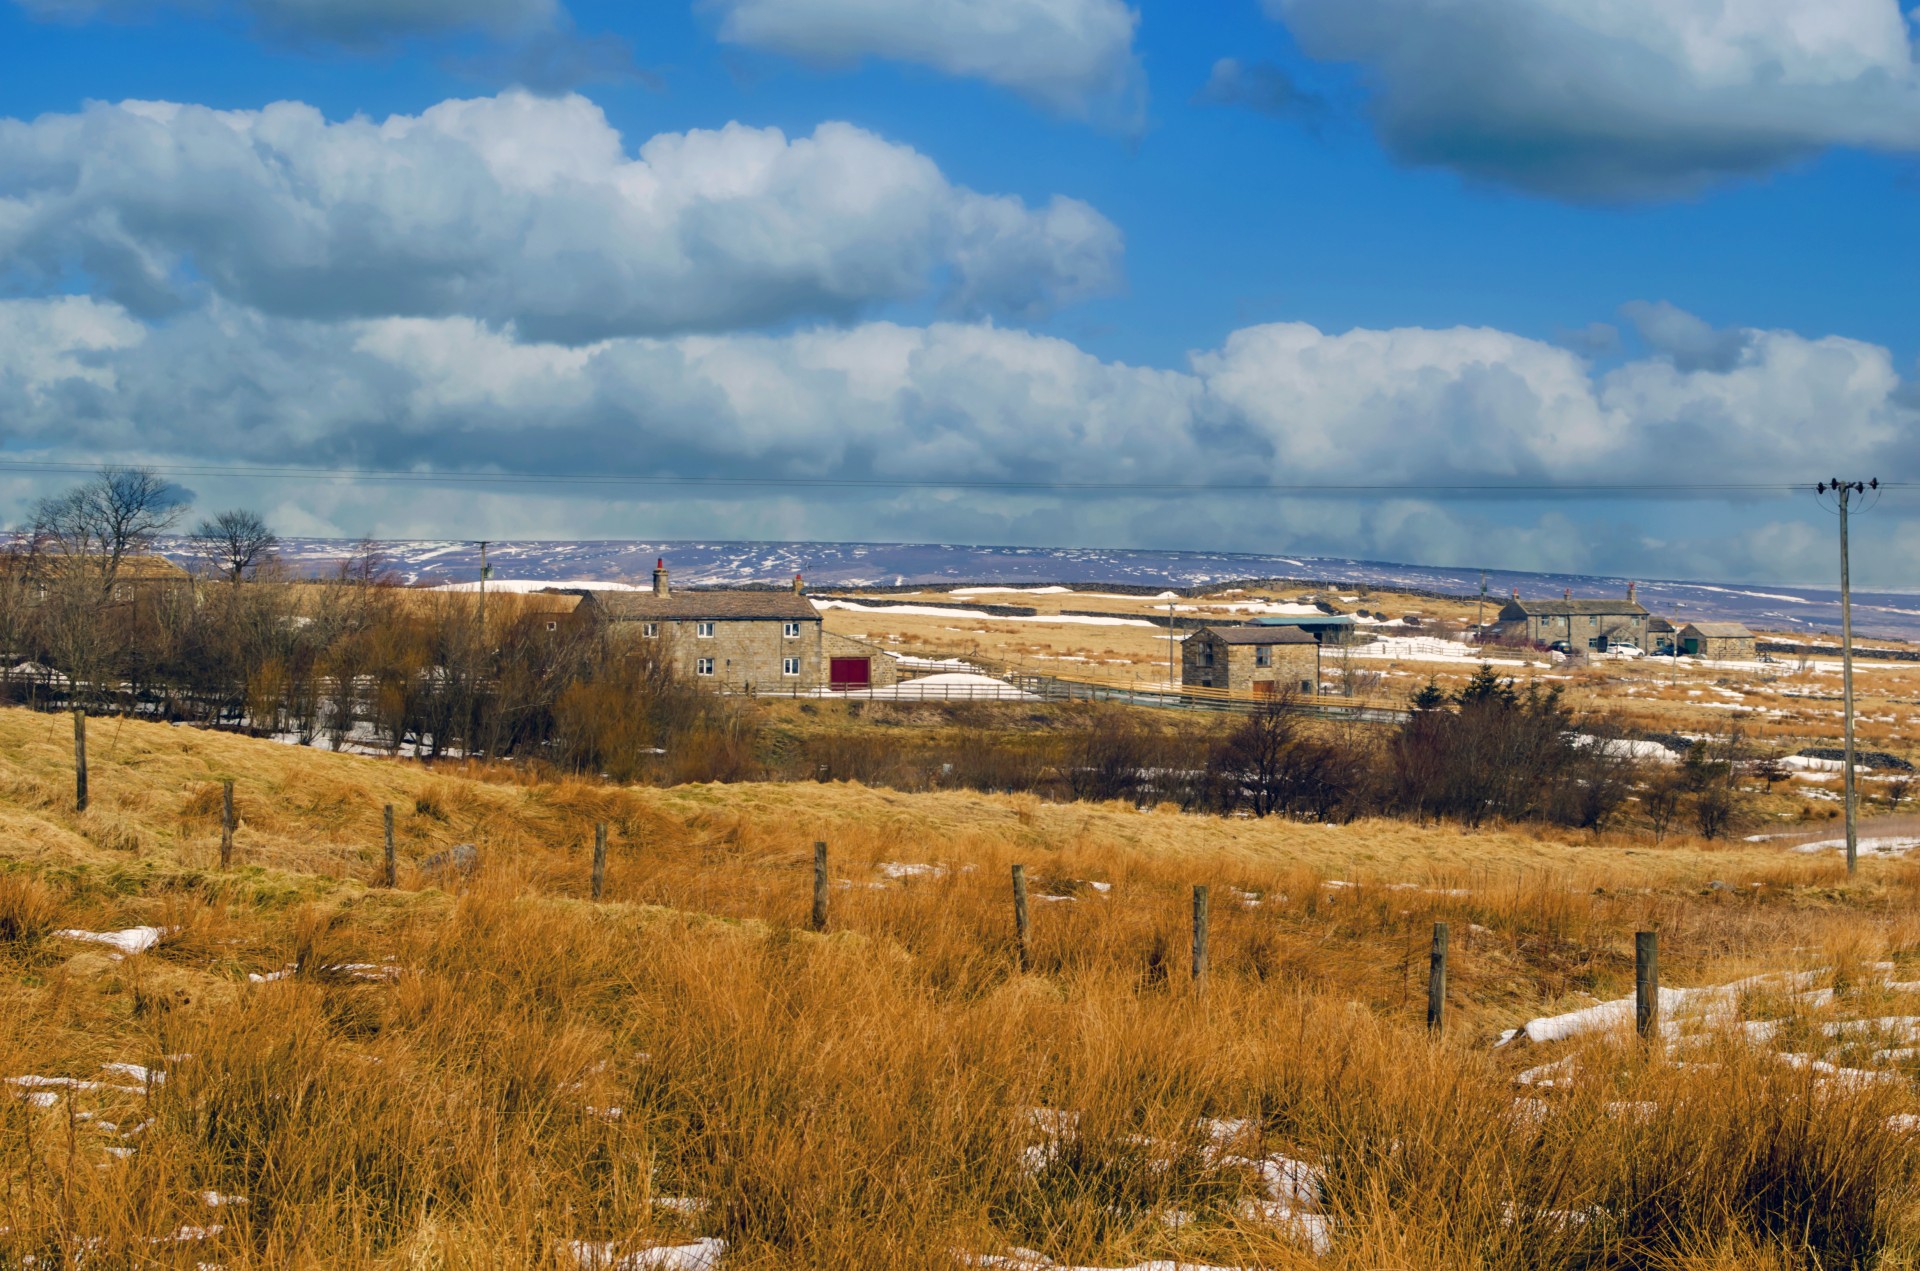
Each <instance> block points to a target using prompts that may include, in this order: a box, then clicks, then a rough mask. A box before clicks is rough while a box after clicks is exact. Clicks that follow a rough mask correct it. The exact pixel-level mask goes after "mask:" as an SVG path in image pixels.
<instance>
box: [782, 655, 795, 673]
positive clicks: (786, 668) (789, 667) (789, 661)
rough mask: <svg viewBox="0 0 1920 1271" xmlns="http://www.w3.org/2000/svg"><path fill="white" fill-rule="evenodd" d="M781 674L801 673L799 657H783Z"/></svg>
mask: <svg viewBox="0 0 1920 1271" xmlns="http://www.w3.org/2000/svg"><path fill="white" fill-rule="evenodd" d="M780 674H782V675H798V674H800V659H799V658H781V659H780Z"/></svg>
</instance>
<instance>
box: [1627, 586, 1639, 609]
mask: <svg viewBox="0 0 1920 1271" xmlns="http://www.w3.org/2000/svg"><path fill="white" fill-rule="evenodd" d="M1639 588H1640V584H1639V583H1628V584H1627V603H1628V604H1630V605H1631V604H1634V603H1636V602H1635V601H1634V598H1633V593H1634V592H1635V591H1637V590H1639Z"/></svg>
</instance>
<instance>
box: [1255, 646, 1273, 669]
mask: <svg viewBox="0 0 1920 1271" xmlns="http://www.w3.org/2000/svg"><path fill="white" fill-rule="evenodd" d="M1253 664H1254V665H1255V666H1272V665H1273V649H1272V648H1271V647H1270V646H1268V645H1264V644H1262V645H1259V646H1257V647H1256V648H1255V649H1254V651H1253Z"/></svg>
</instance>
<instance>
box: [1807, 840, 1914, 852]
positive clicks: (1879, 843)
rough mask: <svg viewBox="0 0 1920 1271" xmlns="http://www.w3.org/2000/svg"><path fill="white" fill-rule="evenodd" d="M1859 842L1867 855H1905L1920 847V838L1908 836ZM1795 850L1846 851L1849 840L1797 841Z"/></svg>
mask: <svg viewBox="0 0 1920 1271" xmlns="http://www.w3.org/2000/svg"><path fill="white" fill-rule="evenodd" d="M1858 842H1859V848H1860V852H1861V854H1862V855H1865V856H1905V855H1906V854H1907V853H1909V852H1911V851H1913V849H1914V848H1916V847H1920V838H1908V837H1899V838H1863V839H1860V840H1858ZM1793 850H1794V851H1796V852H1806V853H1809V854H1812V853H1816V852H1836V851H1837V852H1844V851H1846V850H1847V840H1845V839H1843V838H1838V839H1821V840H1820V841H1819V842H1817V843H1796V844H1794V845H1793Z"/></svg>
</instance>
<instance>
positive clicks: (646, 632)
mask: <svg viewBox="0 0 1920 1271" xmlns="http://www.w3.org/2000/svg"><path fill="white" fill-rule="evenodd" d="M640 634H641V635H643V636H645V637H646V638H647V639H649V640H651V639H653V638H654V637H656V636H658V635H659V634H660V624H659V623H657V622H643V623H641V624H640Z"/></svg>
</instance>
